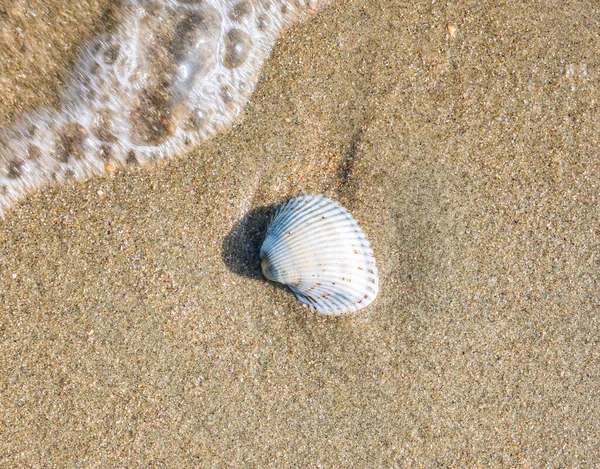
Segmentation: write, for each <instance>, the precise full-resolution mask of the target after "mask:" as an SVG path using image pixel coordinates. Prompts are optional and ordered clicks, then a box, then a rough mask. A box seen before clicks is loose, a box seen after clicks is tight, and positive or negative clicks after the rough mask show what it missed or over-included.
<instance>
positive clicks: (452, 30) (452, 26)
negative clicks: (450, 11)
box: [447, 23, 458, 37]
mask: <svg viewBox="0 0 600 469" xmlns="http://www.w3.org/2000/svg"><path fill="white" fill-rule="evenodd" d="M447 30H448V34H449V35H450V37H454V36H456V33H457V32H458V27H457V26H456V25H455V24H454V23H450V24H448V26H447Z"/></svg>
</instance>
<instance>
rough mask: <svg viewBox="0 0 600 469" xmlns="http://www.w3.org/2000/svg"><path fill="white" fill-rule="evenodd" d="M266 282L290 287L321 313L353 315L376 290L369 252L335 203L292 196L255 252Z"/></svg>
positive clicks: (353, 223) (351, 221) (358, 231)
mask: <svg viewBox="0 0 600 469" xmlns="http://www.w3.org/2000/svg"><path fill="white" fill-rule="evenodd" d="M260 259H261V268H262V271H263V274H264V275H265V277H267V278H268V279H270V280H273V281H275V282H279V283H283V284H285V285H287V286H289V287H290V289H291V290H292V291H293V292H294V293H295V294H296V296H297V297H298V299H299V300H300V301H301V302H302V303H305V304H307V305H309V306H311V307H312V308H314V309H315V310H317V312H319V313H321V314H335V315H337V314H341V313H345V312H350V311H358V310H359V309H362V308H364V307H365V306H367V305H369V304H370V303H371V302H372V301H373V300H374V299H375V297H376V296H377V293H378V291H379V277H378V275H377V267H376V265H375V259H374V258H373V250H372V249H371V247H370V245H369V242H368V241H367V239H366V238H365V235H364V233H363V232H362V230H361V229H360V227H359V226H358V223H357V222H356V220H355V219H354V218H353V217H352V215H350V213H348V211H347V210H345V209H344V208H343V207H341V206H340V205H339V204H338V203H337V202H334V201H333V200H330V199H327V198H325V197H321V196H312V195H307V196H301V197H296V198H293V199H291V200H289V201H288V202H286V203H284V204H282V205H281V206H280V207H279V208H278V209H277V210H276V212H275V214H274V215H273V218H272V219H271V223H270V224H269V227H268V229H267V234H266V238H265V241H264V243H263V245H262V247H261V249H260Z"/></svg>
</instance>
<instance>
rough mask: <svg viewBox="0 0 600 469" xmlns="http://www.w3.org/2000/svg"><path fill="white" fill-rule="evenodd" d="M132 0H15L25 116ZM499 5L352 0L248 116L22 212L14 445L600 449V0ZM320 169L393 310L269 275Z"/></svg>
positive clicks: (266, 86) (3, 111)
mask: <svg viewBox="0 0 600 469" xmlns="http://www.w3.org/2000/svg"><path fill="white" fill-rule="evenodd" d="M109 3H110V2H108V1H99V0H98V1H89V0H86V1H85V2H80V3H78V4H77V5H73V4H72V2H70V1H67V0H53V1H52V2H50V3H46V2H42V1H41V0H27V1H19V0H8V6H0V95H1V96H2V97H3V99H2V100H0V123H2V124H5V123H8V122H11V121H12V119H14V118H15V117H16V116H17V115H18V113H20V112H22V111H23V110H27V109H31V108H33V107H36V106H39V105H46V104H52V103H54V102H55V100H56V90H57V89H59V87H60V83H61V80H62V78H61V73H62V72H61V71H62V70H65V69H66V68H68V66H69V64H70V63H71V61H72V60H73V58H74V54H75V51H76V48H77V46H78V45H80V44H81V43H82V42H84V41H85V39H86V38H88V37H90V35H92V34H93V33H94V31H95V30H97V28H98V27H99V26H98V22H99V21H101V19H102V17H103V11H104V9H105V8H106V7H107V6H108V5H109ZM5 4H6V2H5ZM495 5H496V4H493V3H490V4H485V3H479V2H457V3H452V4H448V5H446V4H438V3H437V2H434V3H432V2H430V1H417V2H399V1H392V0H378V1H375V0H369V1H366V2H362V1H339V2H335V3H334V4H333V5H332V6H330V7H328V8H326V9H324V10H323V11H322V12H321V13H320V14H318V15H316V16H315V17H313V18H312V19H311V20H309V21H308V22H306V23H304V24H302V25H298V26H297V27H295V28H294V29H292V30H290V31H288V33H287V34H286V35H284V36H283V37H282V38H281V40H280V41H279V42H278V44H277V46H276V48H275V50H274V51H273V54H272V56H271V58H270V60H269V61H268V63H267V64H266V66H265V68H264V69H263V78H262V79H261V81H260V83H259V85H258V87H257V90H256V93H255V95H254V97H253V98H252V100H251V102H250V104H249V105H248V107H247V108H246V112H245V116H244V118H243V120H241V121H240V123H239V124H238V125H236V126H235V127H234V128H233V129H232V130H231V131H229V132H227V133H225V134H221V135H219V136H217V137H216V138H214V139H212V140H209V141H207V142H206V143H204V144H203V145H202V146H201V147H200V148H198V149H197V150H195V151H193V152H191V153H189V154H182V155H181V156H180V158H177V159H176V160H172V161H169V162H166V163H165V164H161V165H160V166H158V167H154V168H147V169H146V168H145V169H129V170H126V171H123V172H118V173H117V174H116V175H114V176H107V177H104V178H96V179H93V180H91V181H89V182H87V183H77V184H74V185H71V186H63V187H55V188H49V189H46V190H44V191H41V192H39V193H36V194H34V195H33V196H31V197H28V198H27V199H26V200H25V201H24V202H22V203H20V204H19V205H17V206H16V207H15V208H14V209H13V210H12V211H11V212H9V213H8V216H7V218H6V219H5V220H0V266H1V267H0V308H1V313H0V424H1V425H0V465H2V466H5V467H278V468H279V467H354V468H356V467H361V468H362V467H365V468H366V467H550V468H552V467H595V465H596V464H597V461H598V459H599V458H600V428H599V423H598V422H600V349H599V347H598V345H599V344H598V336H599V332H600V330H599V329H600V319H599V311H600V295H599V294H600V289H599V287H598V285H599V282H600V275H599V271H600V236H599V235H600V232H599V231H600V230H599V228H598V220H599V218H600V217H599V215H600V209H599V208H598V197H599V196H598V194H600V159H599V158H598V148H599V147H600V128H599V126H598V122H600V109H599V99H600V98H599V97H600V80H599V77H600V56H599V54H598V53H597V51H598V50H600V37H599V36H598V34H597V33H598V30H599V28H600V10H599V9H598V6H597V4H596V3H595V2H592V1H580V2H575V3H569V4H565V3H563V2H559V1H545V2H528V3H527V4H526V5H523V4H520V3H518V2H503V3H502V5H501V6H495ZM32 11H33V12H34V13H35V16H34V15H32V14H31V12H32ZM61 12H62V13H61ZM449 25H453V26H454V27H455V29H454V28H453V27H450V28H448V26H449ZM16 28H19V29H16ZM450 31H451V32H453V34H450ZM299 193H324V194H325V195H327V196H330V197H334V198H336V199H337V200H339V201H340V202H341V203H342V204H343V205H344V206H346V208H348V209H349V210H350V211H351V212H352V213H353V214H354V215H355V217H356V218H357V219H358V220H359V222H360V224H361V226H362V228H363V230H364V231H365V233H366V234H367V236H368V238H369V239H370V241H371V243H372V245H373V248H374V250H375V254H376V257H377V259H378V262H379V268H380V273H381V292H380V296H379V297H378V299H377V300H376V302H375V303H374V304H373V305H372V306H371V307H369V308H368V309H366V310H364V311H361V312H359V313H356V314H353V315H350V316H346V317H341V318H325V317H321V316H318V315H316V314H315V313H313V312H311V311H310V310H308V309H305V308H303V307H302V306H301V305H300V303H299V302H298V301H297V300H296V299H295V298H294V296H293V295H292V294H291V293H290V292H289V291H286V290H285V289H281V288H277V287H276V286H274V285H273V284H270V283H268V282H266V281H265V280H263V279H262V278H260V275H259V274H258V269H257V266H256V250H257V248H258V246H259V245H260V233H261V231H262V230H263V228H264V221H265V219H266V216H267V215H266V214H267V213H268V209H269V207H272V205H273V204H276V203H278V202H280V201H282V200H285V199H287V198H288V197H290V196H292V195H295V194H299Z"/></svg>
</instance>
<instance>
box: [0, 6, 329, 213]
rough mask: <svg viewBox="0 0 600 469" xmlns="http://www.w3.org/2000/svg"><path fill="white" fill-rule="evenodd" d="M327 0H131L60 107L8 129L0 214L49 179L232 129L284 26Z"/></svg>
mask: <svg viewBox="0 0 600 469" xmlns="http://www.w3.org/2000/svg"><path fill="white" fill-rule="evenodd" d="M325 1H326V0H178V1H177V0H125V1H122V2H120V3H119V4H117V5H116V6H115V10H114V12H113V17H114V18H116V21H115V24H114V25H113V26H112V28H111V29H110V32H108V33H105V34H102V35H100V36H98V37H95V38H94V39H92V40H91V41H90V42H89V43H87V44H86V45H84V46H83V48H82V50H81V52H80V54H79V56H78V59H77V60H76V63H75V66H74V69H73V71H72V73H71V75H70V79H69V80H68V82H67V85H66V87H65V88H64V89H63V91H62V93H61V96H60V106H59V108H58V109H37V110H35V111H33V112H30V113H29V114H27V115H25V116H23V117H22V118H21V119H20V120H19V121H18V122H17V123H16V124H14V125H12V126H9V127H6V128H2V129H0V216H3V215H4V214H5V213H6V211H7V210H8V209H9V208H10V207H11V205H13V204H14V203H15V202H16V201H17V200H19V199H20V198H22V197H24V196H25V195H27V194H28V193H29V192H31V191H33V190H36V189H38V188H40V187H42V186H44V185H46V184H60V183H63V182H65V181H68V180H82V179H86V178H88V177H90V176H92V175H95V174H101V173H103V172H105V171H114V169H115V168H117V167H119V166H125V165H132V164H136V165H138V164H139V165H145V164H148V163H151V162H152V161H155V160H158V159H164V158H169V157H171V156H173V155H175V154H177V153H181V152H182V151H185V150H189V149H191V148H193V147H194V146H195V145H197V144H198V143H199V142H201V141H202V140H204V139H206V138H207V137H209V136H210V135H212V134H214V133H215V132H217V131H219V130H222V129H226V128H228V127H229V126H230V125H231V124H232V123H233V122H234V121H235V119H236V117H237V116H238V115H239V114H240V112H241V110H242V108H243V106H244V105H245V104H246V102H247V101H248V99H249V98H250V96H251V94H252V92H253V90H254V87H255V85H256V82H257V81H258V78H259V75H260V70H261V68H262V65H263V63H264V61H265V59H266V57H267V56H268V54H269V53H270V51H271V48H272V47H273V44H274V42H275V40H276V38H277V36H279V35H280V34H281V32H282V31H283V30H284V29H285V28H286V27H287V26H289V25H290V24H292V23H293V22H295V21H298V20H300V19H302V18H303V17H304V16H306V15H307V14H309V13H311V12H314V11H316V10H317V9H318V8H319V7H320V6H321V5H322V4H323V3H325Z"/></svg>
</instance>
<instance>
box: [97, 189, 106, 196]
mask: <svg viewBox="0 0 600 469" xmlns="http://www.w3.org/2000/svg"><path fill="white" fill-rule="evenodd" d="M96 194H98V195H104V191H103V190H102V189H98V190H97V191H96Z"/></svg>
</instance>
